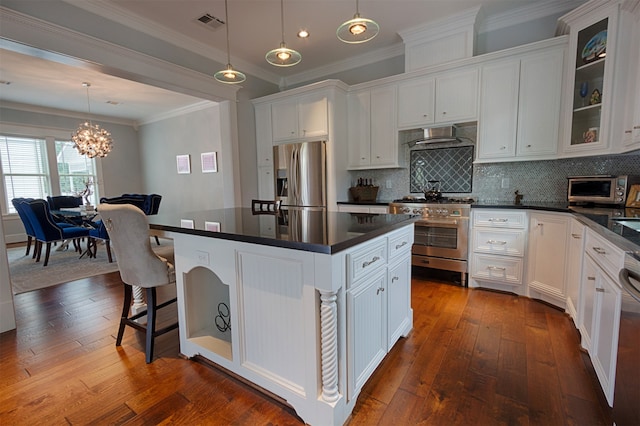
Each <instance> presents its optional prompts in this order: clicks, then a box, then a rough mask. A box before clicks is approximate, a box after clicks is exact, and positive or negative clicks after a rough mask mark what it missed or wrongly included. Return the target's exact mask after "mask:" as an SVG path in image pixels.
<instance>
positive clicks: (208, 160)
mask: <svg viewBox="0 0 640 426" xmlns="http://www.w3.org/2000/svg"><path fill="white" fill-rule="evenodd" d="M200 162H201V164H202V173H216V172H217V171H218V158H217V155H216V153H215V152H203V153H202V154H200Z"/></svg>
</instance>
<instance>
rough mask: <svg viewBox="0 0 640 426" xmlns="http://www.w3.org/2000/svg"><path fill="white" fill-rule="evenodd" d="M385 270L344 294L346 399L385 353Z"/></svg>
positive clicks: (360, 384) (364, 380)
mask: <svg viewBox="0 0 640 426" xmlns="http://www.w3.org/2000/svg"><path fill="white" fill-rule="evenodd" d="M385 281H386V269H382V270H381V271H380V273H378V274H376V275H375V276H374V277H372V278H370V279H367V280H366V283H364V284H362V285H357V284H356V285H355V287H354V288H352V289H351V290H349V291H348V292H347V322H348V330H349V332H348V333H349V334H348V335H349V336H351V338H350V339H349V340H348V342H347V345H348V353H349V355H348V359H349V368H347V370H348V399H351V398H353V397H354V396H355V394H356V393H357V391H358V390H359V389H360V388H361V387H362V386H363V385H364V383H365V382H366V381H367V379H368V378H369V377H370V376H371V374H372V373H373V371H374V370H375V369H376V367H377V366H378V363H380V361H381V360H382V359H383V358H384V356H385V355H386V353H387V335H386V334H387V333H386V331H387V327H386V305H387V304H386V294H385V291H384V289H385Z"/></svg>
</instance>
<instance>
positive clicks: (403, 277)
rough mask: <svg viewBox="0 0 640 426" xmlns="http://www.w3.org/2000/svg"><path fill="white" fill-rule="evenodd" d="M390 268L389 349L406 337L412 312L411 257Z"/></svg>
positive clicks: (388, 280)
mask: <svg viewBox="0 0 640 426" xmlns="http://www.w3.org/2000/svg"><path fill="white" fill-rule="evenodd" d="M404 257H405V259H403V260H402V261H400V262H399V263H397V264H395V265H394V266H390V267H389V272H388V275H387V336H389V342H388V345H387V349H388V350H391V347H393V345H394V344H395V343H396V342H397V341H398V339H399V338H400V336H402V335H405V334H406V332H407V328H408V327H409V324H410V315H411V313H410V311H411V256H410V255H406V256H404Z"/></svg>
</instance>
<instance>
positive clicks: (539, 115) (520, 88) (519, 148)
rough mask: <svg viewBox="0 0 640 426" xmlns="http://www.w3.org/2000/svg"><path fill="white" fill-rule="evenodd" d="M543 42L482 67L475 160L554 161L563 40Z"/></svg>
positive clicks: (557, 134)
mask: <svg viewBox="0 0 640 426" xmlns="http://www.w3.org/2000/svg"><path fill="white" fill-rule="evenodd" d="M546 44H550V47H546V46H545V48H544V49H541V50H539V51H536V52H534V53H529V54H523V55H518V56H516V57H515V58H509V59H501V60H497V61H492V62H489V63H487V64H484V65H483V66H482V76H481V78H480V112H479V123H478V155H477V158H478V161H507V160H508V161H513V160H514V159H517V160H530V159H541V158H555V157H556V155H557V151H558V137H559V129H560V119H559V116H560V105H561V94H562V91H561V88H562V75H563V61H564V51H565V44H566V40H565V39H558V40H554V41H553V43H549V42H547V43H546ZM538 46H539V45H538ZM541 123H544V125H541Z"/></svg>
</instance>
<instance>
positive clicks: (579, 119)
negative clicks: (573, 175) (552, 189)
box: [559, 0, 638, 157]
mask: <svg viewBox="0 0 640 426" xmlns="http://www.w3.org/2000/svg"><path fill="white" fill-rule="evenodd" d="M621 4H622V2H621V1H602V0H591V1H589V2H587V3H585V4H583V5H582V6H580V7H578V8H576V9H574V10H573V11H571V12H569V13H568V14H566V15H564V16H562V17H561V18H560V20H559V23H560V26H561V30H563V31H564V32H566V33H568V34H569V37H570V38H569V60H568V69H567V74H566V80H565V81H566V85H565V91H564V97H565V99H566V100H567V102H566V109H565V111H564V115H563V121H564V122H566V123H568V125H567V126H566V129H565V132H564V137H563V140H564V141H565V146H564V153H565V154H568V155H570V156H573V157H575V156H580V155H596V154H608V153H614V152H620V151H621V150H622V149H623V146H622V143H621V141H623V140H624V128H625V121H626V112H625V110H626V109H627V108H628V104H629V102H628V99H629V96H631V93H629V82H630V79H629V77H630V76H629V68H630V67H629V66H628V61H629V60H630V57H632V56H633V55H629V51H630V50H629V49H637V48H638V47H637V41H636V42H635V43H634V42H633V39H632V37H631V34H632V26H633V19H631V16H630V13H629V12H628V11H626V10H624V9H621ZM636 40H637V39H636ZM632 46H635V47H632ZM603 49H604V50H603ZM581 88H584V89H583V90H581ZM594 90H597V91H598V93H599V94H600V96H599V99H597V98H594V96H593V93H594ZM581 92H582V93H581Z"/></svg>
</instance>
